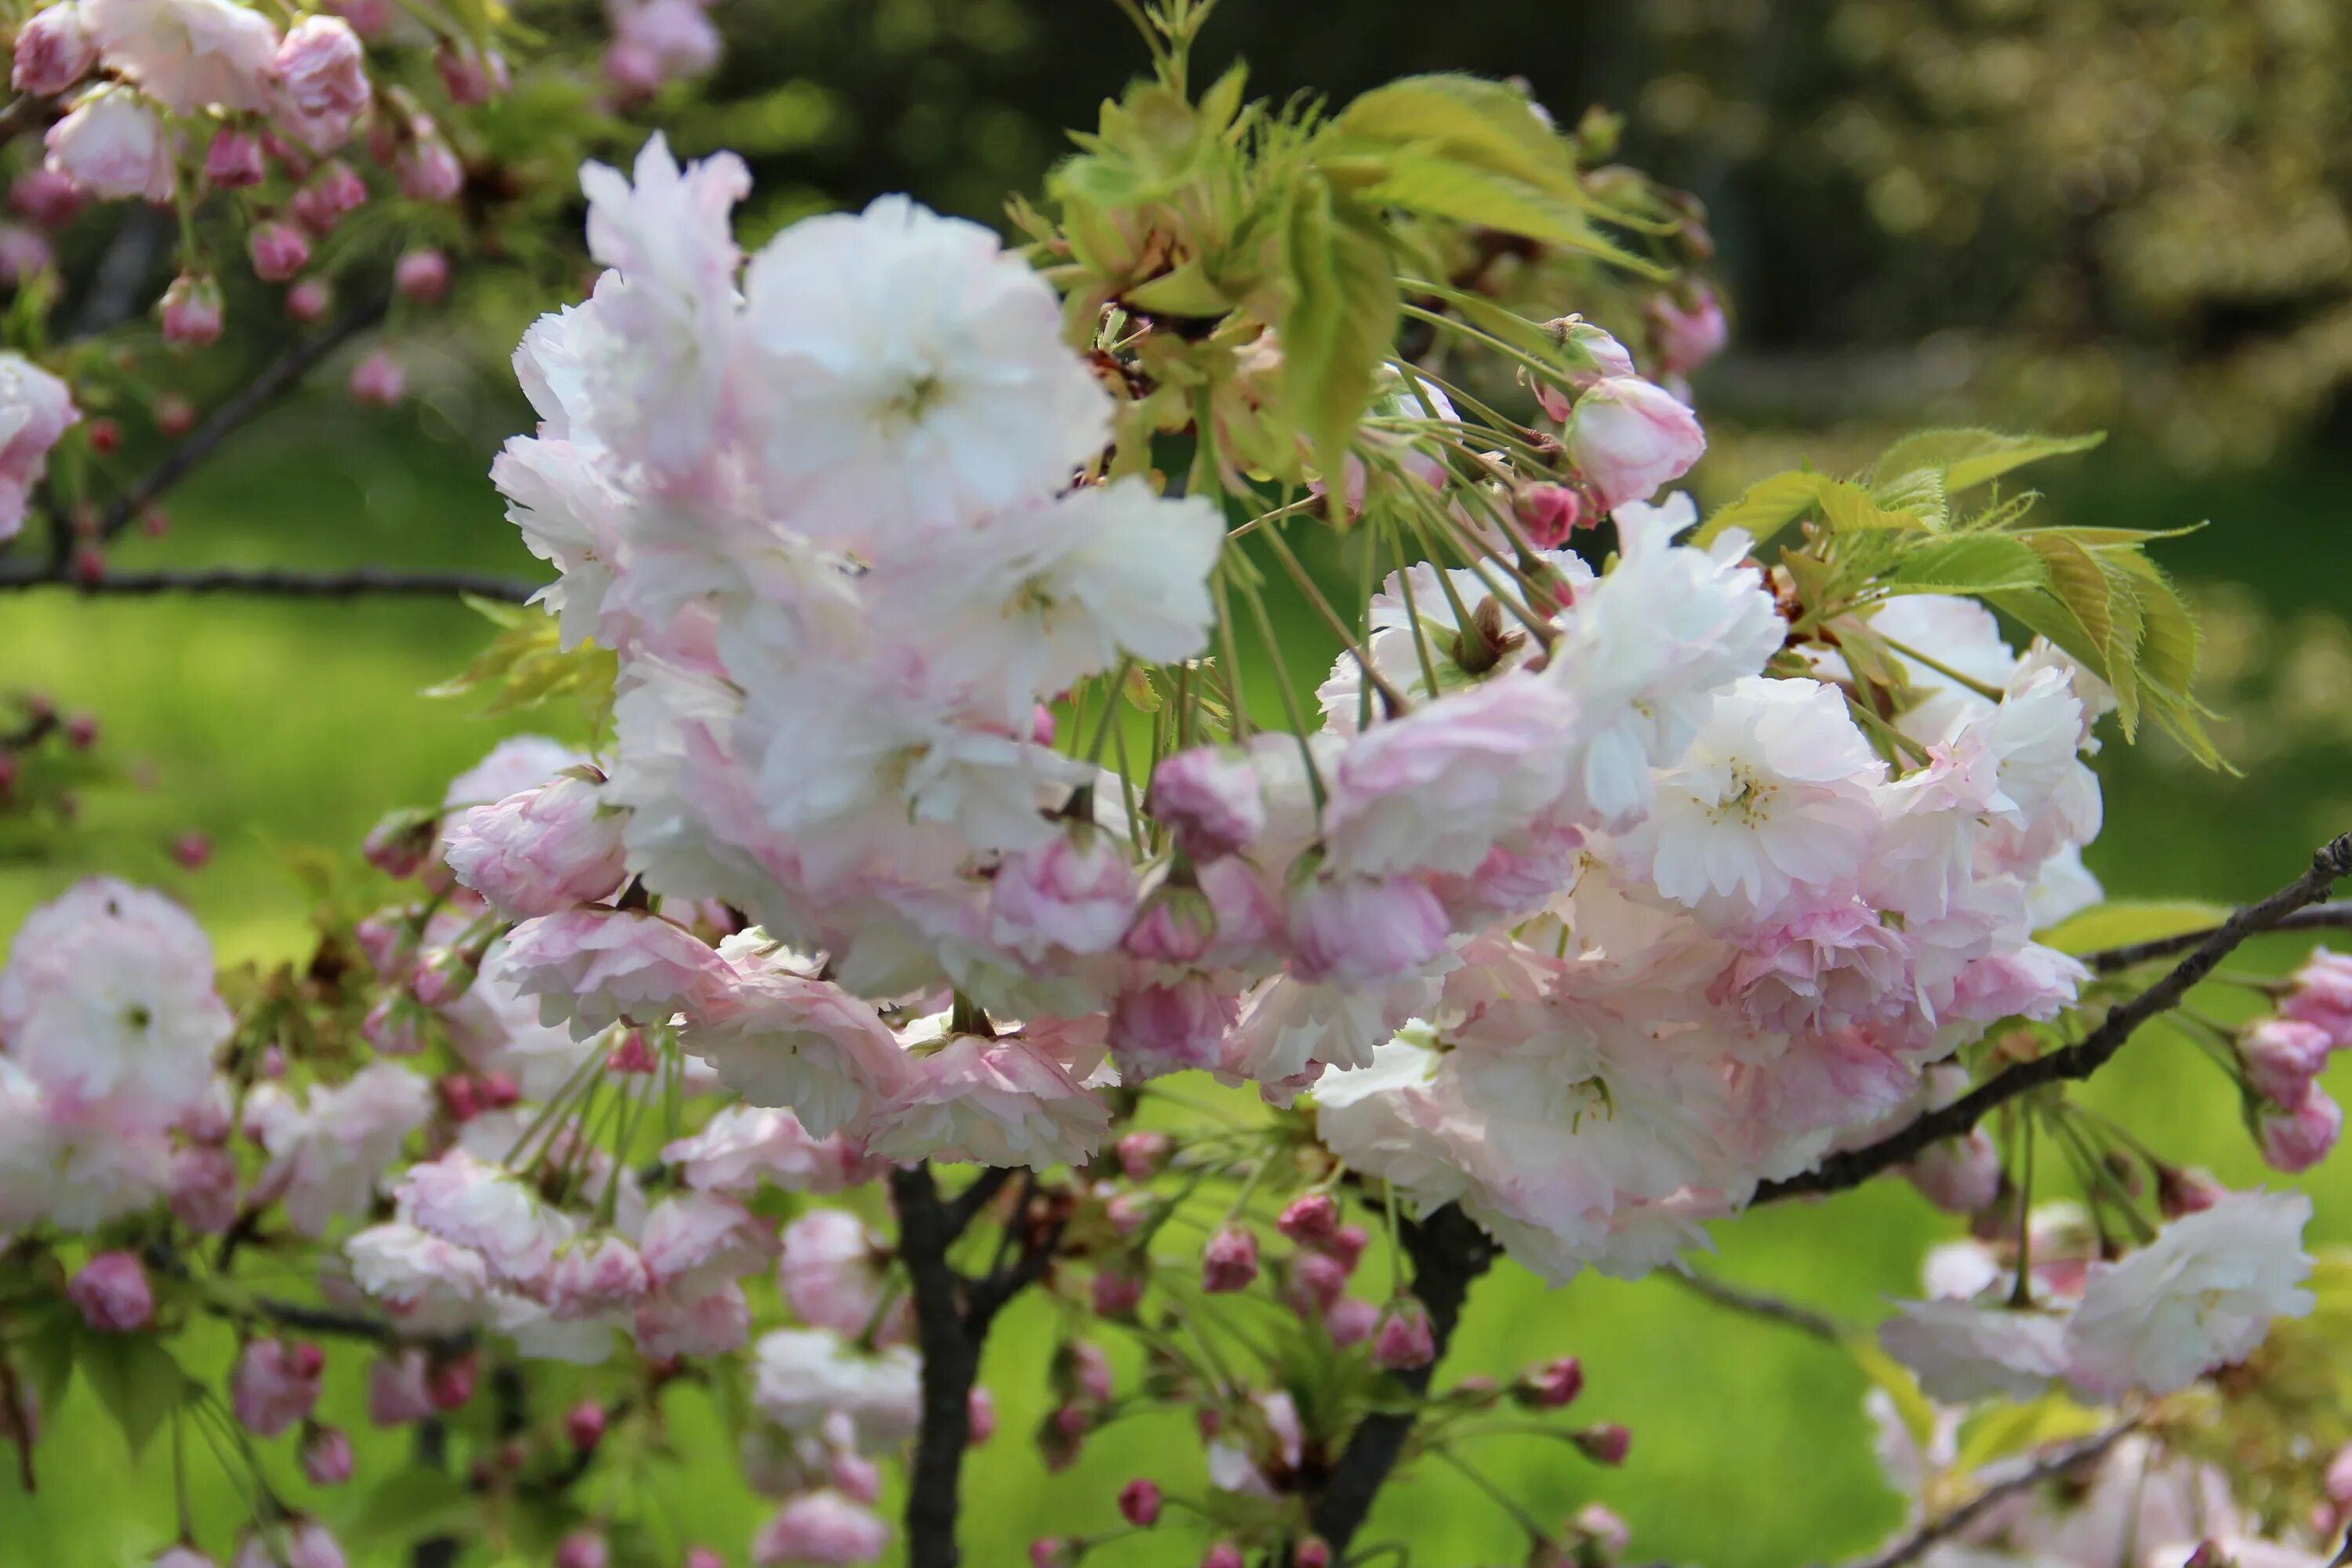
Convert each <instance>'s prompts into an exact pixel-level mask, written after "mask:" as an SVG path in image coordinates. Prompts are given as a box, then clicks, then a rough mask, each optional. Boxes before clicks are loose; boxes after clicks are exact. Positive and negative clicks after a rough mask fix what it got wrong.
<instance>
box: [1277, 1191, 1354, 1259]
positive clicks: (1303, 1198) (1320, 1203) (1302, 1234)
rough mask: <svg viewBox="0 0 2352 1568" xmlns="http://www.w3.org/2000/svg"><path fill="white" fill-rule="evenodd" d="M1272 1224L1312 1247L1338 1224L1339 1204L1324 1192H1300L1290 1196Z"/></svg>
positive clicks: (1288, 1235) (1334, 1229) (1337, 1227)
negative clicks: (1280, 1214)
mask: <svg viewBox="0 0 2352 1568" xmlns="http://www.w3.org/2000/svg"><path fill="white" fill-rule="evenodd" d="M1274 1227H1275V1228H1276V1230H1278V1231H1280V1232H1281V1233H1282V1234H1283V1235H1284V1236H1286V1237H1289V1238H1290V1239H1291V1240H1292V1241H1296V1242H1299V1243H1301V1244H1303V1245H1306V1246H1309V1247H1313V1246H1319V1245H1320V1244H1322V1243H1323V1242H1327V1241H1328V1240H1330V1239H1331V1237H1332V1236H1333V1234H1334V1233H1336V1232H1337V1231H1338V1230H1339V1204H1338V1203H1337V1202H1335V1201H1334V1200H1333V1199H1332V1196H1331V1194H1328V1193H1303V1194H1300V1195H1299V1196H1297V1197H1295V1198H1293V1199H1291V1200H1290V1203H1289V1204H1288V1205H1287V1206H1286V1207H1285V1208H1284V1209H1283V1211H1282V1217H1281V1218H1280V1219H1277V1220H1276V1221H1275V1222H1274Z"/></svg>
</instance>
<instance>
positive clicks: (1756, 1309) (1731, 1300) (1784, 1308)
mask: <svg viewBox="0 0 2352 1568" xmlns="http://www.w3.org/2000/svg"><path fill="white" fill-rule="evenodd" d="M1660 1272H1661V1273H1662V1274H1664V1276H1665V1278H1667V1279H1671V1280H1673V1281H1674V1282H1675V1284H1677V1285H1680V1286H1681V1287H1682V1288H1683V1289H1685V1290H1688V1291H1690V1292H1691V1293H1692V1294H1693V1295H1695V1296H1699V1297H1703V1298H1705V1299H1706V1300H1709V1301H1712V1302H1714V1303H1715V1304H1716V1305H1717V1306H1718V1307H1728V1308H1730V1309H1731V1310H1733V1311H1735V1312H1745V1313H1747V1314H1748V1316H1749V1317H1751V1318H1762V1319H1764V1320H1765V1321H1768V1322H1774V1323H1779V1324H1780V1325H1781V1326H1782V1327H1784V1328H1790V1329H1794V1330H1796V1331H1798V1332H1799V1333H1801V1334H1811V1336H1812V1337H1813V1338H1815V1339H1817V1340H1826V1341H1828V1342H1830V1343H1831V1344H1833V1345H1842V1344H1843V1343H1845V1342H1846V1341H1847V1340H1848V1339H1850V1338H1852V1337H1853V1331H1852V1330H1850V1329H1848V1328H1847V1327H1846V1326H1845V1325H1844V1324H1843V1323H1840V1322H1839V1321H1837V1320H1836V1319H1835V1318H1832V1317H1831V1316H1830V1315H1829V1314H1828V1313H1827V1312H1819V1311H1815V1310H1813V1309H1812V1308H1811V1307H1804V1306H1800V1305H1798V1304H1797V1303H1796V1302H1794V1301H1784V1300H1781V1299H1780V1297H1778V1296H1769V1295H1767V1294H1765V1293H1764V1292H1763V1291H1761V1290H1748V1289H1743V1288H1741V1287H1740V1286H1738V1285H1734V1284H1731V1283H1730V1282H1729V1281H1727V1280H1723V1279H1717V1278H1716V1277H1715V1276H1714V1275H1712V1274H1701V1273H1698V1272H1697V1271H1696V1270H1694V1271H1692V1272H1691V1273H1688V1274H1685V1273H1683V1272H1682V1271H1681V1270H1679V1269H1675V1268H1667V1269H1662V1270H1660Z"/></svg>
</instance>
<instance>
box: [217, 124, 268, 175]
mask: <svg viewBox="0 0 2352 1568" xmlns="http://www.w3.org/2000/svg"><path fill="white" fill-rule="evenodd" d="M264 173H265V171H264V170H263V168H262V164H261V143H260V142H257V141H255V140H254V139H253V138H252V137H250V136H248V135H247V134H246V133H245V132H242V131H237V130H233V129H232V128H230V127H228V126H226V125H224V126H222V127H221V128H220V129H219V130H217V131H215V132H213V139H212V141H211V142H209V143H207V144H206V145H205V180H206V181H207V182H208V183H209V184H212V185H213V186H214V187H215V189H217V190H224V191H241V190H245V189H247V188H248V187H250V186H254V185H257V184H261V179H262V175H263V174H264Z"/></svg>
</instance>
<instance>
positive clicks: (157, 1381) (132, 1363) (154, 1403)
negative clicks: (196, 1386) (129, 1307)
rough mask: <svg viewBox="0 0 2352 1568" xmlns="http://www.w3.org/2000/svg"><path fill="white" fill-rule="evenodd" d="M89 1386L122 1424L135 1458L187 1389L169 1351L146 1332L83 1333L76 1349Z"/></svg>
mask: <svg viewBox="0 0 2352 1568" xmlns="http://www.w3.org/2000/svg"><path fill="white" fill-rule="evenodd" d="M74 1364H76V1365H77V1366H79V1367H80V1368H81V1374H82V1377H83V1378H84V1379H85V1380H86V1381H87V1382H88V1383H89V1391H90V1393H91V1394H95V1395H97V1397H98V1402H99V1404H100V1405H102V1406H104V1407H105V1410H106V1413H107V1415H109V1416H110V1417H111V1418H112V1419H113V1421H114V1424H115V1425H116V1426H119V1427H121V1429H122V1436H123V1438H124V1440H125V1441H127V1442H128V1443H129V1444H130V1445H131V1456H132V1457H133V1458H137V1457H138V1456H139V1455H140V1454H141V1453H142V1452H144V1451H145V1449H146V1447H147V1444H148V1442H149V1441H150V1440H151V1439H152V1438H153V1436H155V1431H156V1428H158V1427H160V1426H163V1418H164V1417H165V1416H167V1415H171V1414H172V1412H173V1410H175V1409H177V1408H178V1407H179V1405H180V1401H181V1400H182V1399H184V1398H185V1397H186V1395H187V1391H188V1378H187V1374H186V1373H184V1372H182V1371H181V1370H180V1363H178V1362H176V1361H173V1359H172V1352H169V1351H167V1350H165V1349H164V1348H163V1345H162V1344H161V1343H159V1342H157V1341H155V1340H154V1339H152V1338H151V1337H149V1336H148V1335H145V1334H100V1333H87V1332H86V1333H84V1334H83V1335H82V1336H81V1338H80V1341H79V1343H78V1344H77V1345H76V1346H75V1349H74Z"/></svg>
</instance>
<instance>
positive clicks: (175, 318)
mask: <svg viewBox="0 0 2352 1568" xmlns="http://www.w3.org/2000/svg"><path fill="white" fill-rule="evenodd" d="M161 309H162V310H163V341H164V342H167V343H178V344H180V345H181V346H183V347H185V348H202V347H204V346H205V344H206V343H209V342H213V341H215V339H217V338H218V337H219V336H220V335H221V316H222V306H221V291H220V285H219V284H217V283H215V282H214V281H213V280H212V279H209V278H199V277H197V276H195V275H194V273H189V272H183V273H181V274H180V275H179V276H178V277H177V278H174V279H172V286H171V287H170V288H169V289H164V290H163V303H162V307H161Z"/></svg>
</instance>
